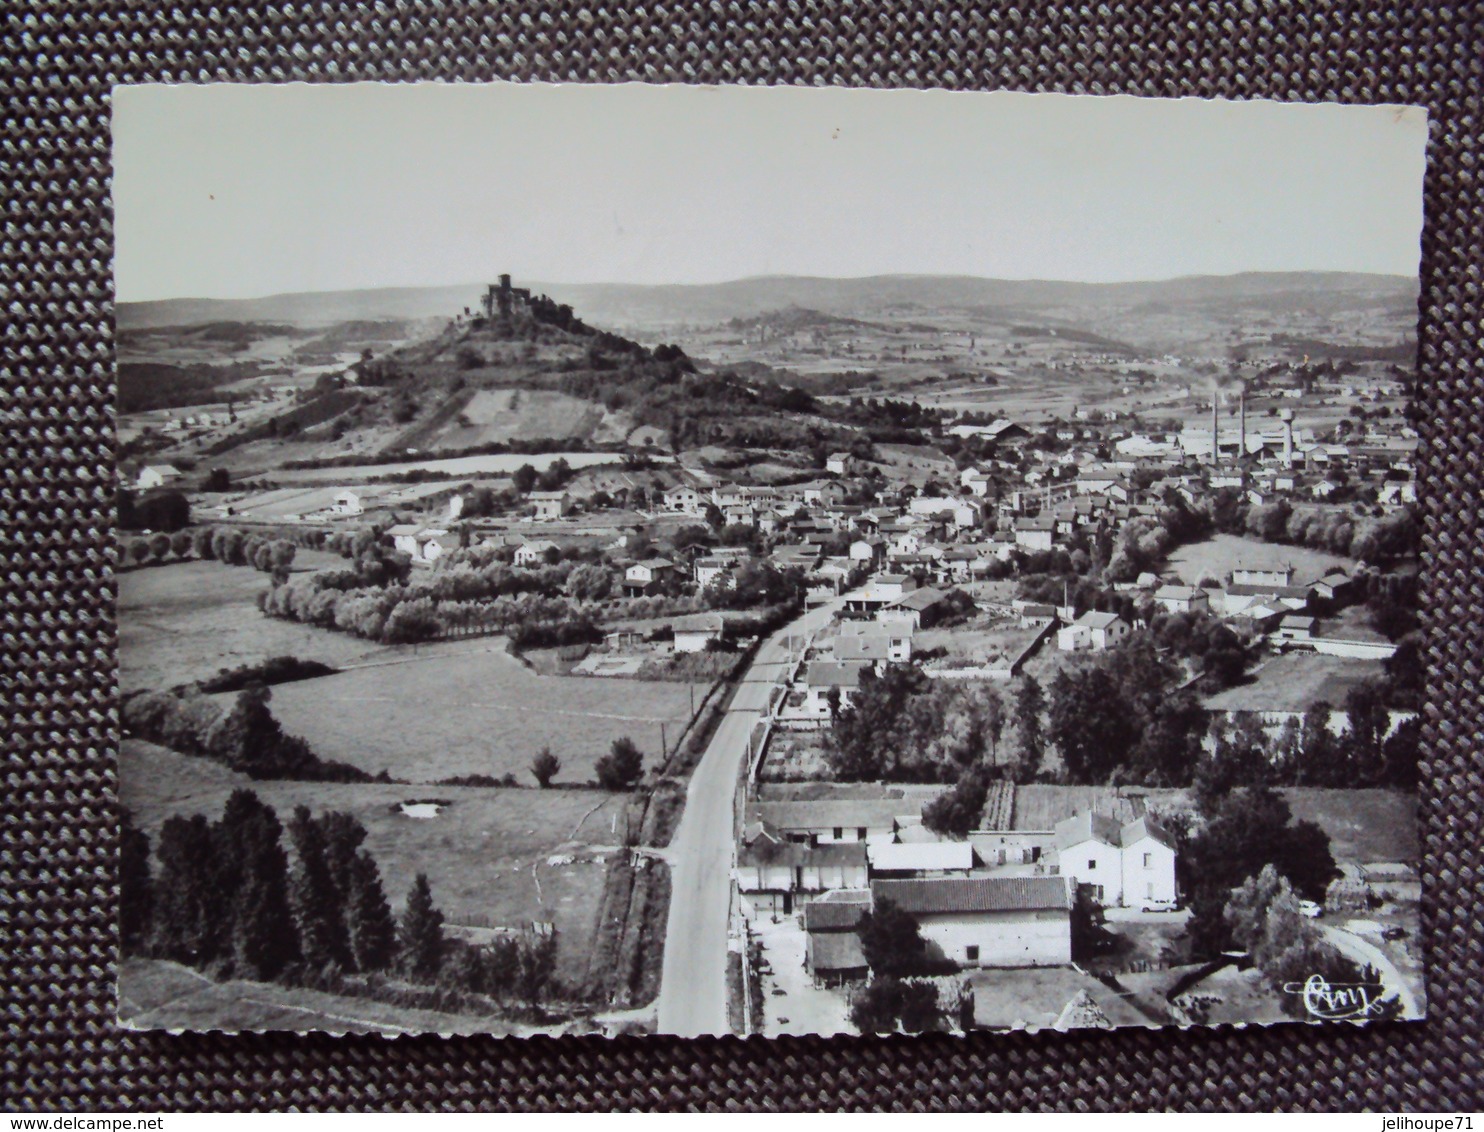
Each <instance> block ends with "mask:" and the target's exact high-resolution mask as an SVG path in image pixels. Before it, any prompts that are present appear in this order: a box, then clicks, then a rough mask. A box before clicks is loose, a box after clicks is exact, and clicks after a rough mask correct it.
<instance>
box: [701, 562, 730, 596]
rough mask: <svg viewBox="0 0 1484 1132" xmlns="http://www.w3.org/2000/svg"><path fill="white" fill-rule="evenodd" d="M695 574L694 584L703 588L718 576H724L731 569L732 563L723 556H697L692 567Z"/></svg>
mask: <svg viewBox="0 0 1484 1132" xmlns="http://www.w3.org/2000/svg"><path fill="white" fill-rule="evenodd" d="M692 569H693V570H694V572H695V576H696V585H697V586H699V587H700V588H701V589H703V590H704V589H705V588H706V587H707V586H709V585H711V584H712V583H713V582H715V581H716V580H717V579H719V578H725V577H726V576H727V575H728V574H729V573H730V572H731V569H732V563H731V562H730V561H729V560H727V559H725V558H710V557H708V558H697V559H696V561H695V565H694V566H693V567H692Z"/></svg>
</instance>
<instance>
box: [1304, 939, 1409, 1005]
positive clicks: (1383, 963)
mask: <svg viewBox="0 0 1484 1132" xmlns="http://www.w3.org/2000/svg"><path fill="white" fill-rule="evenodd" d="M1319 930H1320V931H1321V932H1323V933H1324V938H1325V939H1327V940H1329V941H1330V943H1332V944H1334V945H1335V947H1336V949H1337V950H1338V951H1339V952H1340V954H1342V955H1345V956H1347V957H1348V958H1350V959H1353V960H1354V961H1355V962H1357V963H1369V964H1370V965H1371V966H1372V967H1374V968H1376V973H1377V974H1378V975H1380V976H1381V985H1382V986H1383V987H1385V988H1386V990H1387V992H1388V993H1389V992H1393V991H1394V992H1395V993H1396V996H1397V998H1399V999H1400V1000H1401V1006H1402V1018H1404V1019H1413V1018H1421V1017H1423V1013H1422V1011H1421V1009H1419V1007H1418V1005H1417V999H1416V998H1414V997H1413V995H1412V991H1411V989H1410V988H1409V987H1408V986H1407V981H1406V979H1404V978H1402V973H1401V972H1400V971H1398V970H1397V969H1396V964H1395V963H1393V962H1392V961H1391V959H1390V957H1389V956H1388V955H1387V954H1386V952H1384V951H1382V950H1381V949H1380V948H1379V947H1377V946H1376V945H1375V944H1374V943H1371V942H1370V941H1369V940H1365V939H1362V938H1361V937H1360V936H1359V935H1357V934H1356V933H1355V932H1350V931H1346V930H1345V929H1344V928H1340V927H1336V926H1335V925H1333V924H1320V925H1319Z"/></svg>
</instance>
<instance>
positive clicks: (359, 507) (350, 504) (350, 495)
mask: <svg viewBox="0 0 1484 1132" xmlns="http://www.w3.org/2000/svg"><path fill="white" fill-rule="evenodd" d="M330 510H331V511H332V512H333V513H334V514H336V515H360V514H363V513H364V512H365V510H366V508H365V506H364V505H363V504H362V503H361V497H360V496H359V495H357V494H356V493H355V492H353V491H337V492H336V493H335V501H334V502H333V503H332V504H330Z"/></svg>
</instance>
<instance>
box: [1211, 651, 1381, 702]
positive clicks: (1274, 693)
mask: <svg viewBox="0 0 1484 1132" xmlns="http://www.w3.org/2000/svg"><path fill="white" fill-rule="evenodd" d="M1384 671H1385V670H1384V669H1383V667H1382V665H1381V662H1380V661H1379V660H1367V659H1364V658H1359V657H1345V656H1324V655H1322V654H1320V653H1304V652H1290V653H1282V654H1281V655H1279V656H1275V657H1272V658H1270V659H1269V660H1267V661H1266V662H1264V664H1263V666H1262V667H1261V668H1259V669H1258V670H1257V671H1256V672H1254V673H1251V674H1250V675H1249V676H1248V680H1249V681H1250V682H1249V683H1245V684H1238V685H1237V686H1236V687H1234V688H1227V689H1226V690H1225V691H1223V692H1219V693H1217V694H1216V695H1214V696H1211V697H1209V698H1208V699H1207V700H1206V705H1205V706H1206V707H1207V708H1209V709H1210V710H1211V711H1307V710H1308V709H1309V708H1310V707H1312V706H1313V705H1314V704H1316V703H1318V702H1319V701H1320V700H1323V701H1325V702H1326V703H1329V704H1331V705H1333V706H1335V707H1338V706H1340V705H1341V704H1343V703H1344V701H1345V695H1346V693H1348V692H1349V691H1350V689H1351V688H1353V687H1355V686H1356V685H1357V684H1360V683H1363V682H1365V681H1366V680H1376V679H1379V678H1380V677H1381V676H1382V675H1383V674H1384Z"/></svg>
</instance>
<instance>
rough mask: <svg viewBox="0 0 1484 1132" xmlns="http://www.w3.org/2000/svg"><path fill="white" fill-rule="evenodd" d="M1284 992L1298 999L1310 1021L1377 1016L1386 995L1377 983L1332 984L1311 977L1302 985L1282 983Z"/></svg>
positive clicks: (1318, 977)
mask: <svg viewBox="0 0 1484 1132" xmlns="http://www.w3.org/2000/svg"><path fill="white" fill-rule="evenodd" d="M1283 990H1284V993H1286V994H1296V995H1301V996H1302V997H1303V1000H1304V1009H1305V1010H1307V1011H1308V1012H1309V1015H1310V1017H1313V1018H1323V1019H1325V1020H1326V1021H1338V1020H1341V1019H1345V1018H1367V1017H1370V1016H1372V1015H1379V1014H1380V1013H1381V1009H1382V1008H1381V1002H1382V999H1383V998H1384V997H1385V994H1386V988H1385V987H1383V986H1382V985H1381V984H1380V983H1332V982H1330V981H1329V980H1328V979H1326V978H1325V977H1324V976H1323V975H1310V976H1309V977H1308V979H1306V980H1305V981H1304V982H1302V983H1284V984H1283Z"/></svg>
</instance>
